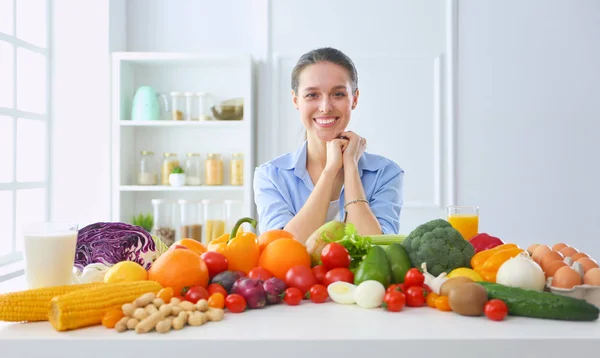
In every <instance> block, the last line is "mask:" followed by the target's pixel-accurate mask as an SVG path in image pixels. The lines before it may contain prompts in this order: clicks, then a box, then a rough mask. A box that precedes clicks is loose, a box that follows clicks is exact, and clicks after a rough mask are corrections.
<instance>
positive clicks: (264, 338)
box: [0, 277, 600, 358]
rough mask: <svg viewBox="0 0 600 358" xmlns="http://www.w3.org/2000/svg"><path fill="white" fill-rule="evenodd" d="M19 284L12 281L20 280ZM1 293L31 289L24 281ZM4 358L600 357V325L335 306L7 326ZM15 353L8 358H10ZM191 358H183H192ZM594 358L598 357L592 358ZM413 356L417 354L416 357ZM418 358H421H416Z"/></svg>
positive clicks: (2, 328)
mask: <svg viewBox="0 0 600 358" xmlns="http://www.w3.org/2000/svg"><path fill="white" fill-rule="evenodd" d="M11 281H12V282H11ZM11 281H9V282H5V283H2V284H0V293H2V292H7V291H13V290H15V289H21V288H22V287H24V283H23V280H22V277H20V278H17V279H13V280H11ZM0 347H1V349H0V351H1V352H2V354H0V356H1V357H7V356H8V357H61V358H67V357H82V356H85V357H107V356H109V357H111V358H113V357H136V356H137V357H139V356H140V354H141V355H143V357H144V358H145V357H167V355H173V353H176V354H179V353H182V354H184V355H185V356H187V355H188V354H194V356H197V357H202V356H206V355H207V354H208V357H210V356H214V357H219V358H223V357H236V358H240V357H244V358H245V357H248V356H249V357H261V358H265V357H278V358H282V357H286V358H287V357H303V358H306V357H328V358H329V357H343V358H348V357H361V358H364V357H367V356H372V355H374V354H377V355H378V358H379V357H389V356H407V355H408V354H418V355H419V356H422V357H436V356H440V357H444V358H449V357H455V356H456V357H460V358H465V357H485V358H495V357H498V358H507V357H534V356H538V357H542V358H548V357H561V358H564V357H576V356H577V354H578V353H583V352H584V351H585V352H586V354H587V355H586V356H589V354H592V355H591V356H597V354H598V352H600V321H595V322H565V321H552V320H541V319H531V318H521V317H507V319H506V320H505V321H503V322H494V321H490V320H488V319H487V318H485V317H476V318H473V317H463V316H459V315H457V314H455V313H452V312H441V311H438V310H435V309H432V308H429V307H422V308H405V309H404V310H403V311H402V312H397V313H396V312H394V313H392V312H386V311H384V310H382V309H372V310H367V309H362V308H360V307H358V306H356V305H352V306H343V305H338V304H335V303H332V302H327V303H324V304H319V305H317V304H313V303H311V302H309V301H303V302H302V304H301V305H299V306H287V305H284V304H283V305H276V306H268V307H266V308H264V309H260V310H249V311H246V312H244V313H241V314H232V313H226V315H225V319H224V320H223V321H221V322H208V323H206V324H205V325H203V326H200V327H189V326H186V327H185V328H184V329H183V330H181V331H171V332H169V333H167V334H159V333H156V332H153V333H149V334H143V335H139V334H136V333H135V332H133V331H128V332H124V333H116V332H115V331H114V330H109V329H106V328H104V327H101V326H97V327H89V328H85V329H80V330H75V331H69V332H56V331H55V330H54V329H53V328H52V326H51V325H50V324H49V323H48V322H40V323H26V324H24V323H6V322H0ZM6 352H8V353H9V354H8V355H7V356H6V355H5V353H6ZM185 356H184V357H185ZM591 356H590V357H591ZM408 357H410V356H408ZM413 357H414V356H413Z"/></svg>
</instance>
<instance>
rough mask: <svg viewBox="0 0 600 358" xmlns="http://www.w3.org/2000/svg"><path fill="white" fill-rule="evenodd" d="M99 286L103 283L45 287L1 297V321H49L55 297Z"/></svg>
mask: <svg viewBox="0 0 600 358" xmlns="http://www.w3.org/2000/svg"><path fill="white" fill-rule="evenodd" d="M98 285H103V283H98V282H95V283H85V284H78V285H66V286H53V287H44V288H36V289H31V290H25V291H19V292H11V293H6V294H3V295H0V321H7V322H38V321H47V320H48V310H49V309H50V301H51V300H52V298H53V297H55V296H60V295H64V294H66V293H69V292H73V291H77V290H81V289H85V288H90V287H94V286H98Z"/></svg>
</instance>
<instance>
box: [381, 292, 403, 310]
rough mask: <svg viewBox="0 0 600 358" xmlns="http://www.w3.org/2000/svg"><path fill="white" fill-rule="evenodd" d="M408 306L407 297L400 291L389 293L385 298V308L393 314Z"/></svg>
mask: <svg viewBox="0 0 600 358" xmlns="http://www.w3.org/2000/svg"><path fill="white" fill-rule="evenodd" d="M405 304H406V297H405V296H404V294H403V293H402V292H400V291H389V292H386V294H385V296H383V307H384V308H385V309H386V310H388V311H392V312H399V311H401V310H402V308H403V307H404V305H405Z"/></svg>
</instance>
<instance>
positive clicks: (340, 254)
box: [321, 242, 351, 270]
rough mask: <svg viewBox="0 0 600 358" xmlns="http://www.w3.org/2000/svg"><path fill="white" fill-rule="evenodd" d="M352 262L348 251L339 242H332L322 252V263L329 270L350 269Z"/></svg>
mask: <svg viewBox="0 0 600 358" xmlns="http://www.w3.org/2000/svg"><path fill="white" fill-rule="evenodd" d="M350 260H351V259H350V254H349V253H348V250H346V248H345V247H344V246H343V245H342V244H338V243H337V242H330V243H329V244H327V245H325V247H324V248H323V250H321V261H323V266H325V268H326V269H328V270H333V269H334V268H338V267H342V268H348V267H350Z"/></svg>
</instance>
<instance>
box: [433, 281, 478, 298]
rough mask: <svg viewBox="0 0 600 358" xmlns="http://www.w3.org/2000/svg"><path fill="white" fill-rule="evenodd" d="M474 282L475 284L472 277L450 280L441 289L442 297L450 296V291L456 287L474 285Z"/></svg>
mask: <svg viewBox="0 0 600 358" xmlns="http://www.w3.org/2000/svg"><path fill="white" fill-rule="evenodd" d="M472 282H473V279H471V278H470V277H467V276H458V277H453V278H449V279H448V280H446V282H444V283H443V284H442V286H441V287H440V296H449V295H450V290H452V289H453V288H454V287H456V286H458V285H462V284H463V283H472Z"/></svg>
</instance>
